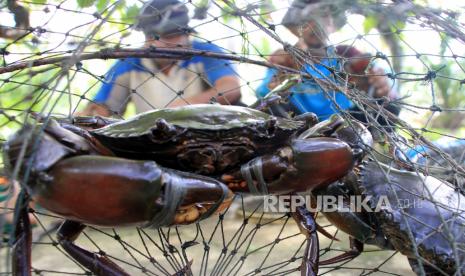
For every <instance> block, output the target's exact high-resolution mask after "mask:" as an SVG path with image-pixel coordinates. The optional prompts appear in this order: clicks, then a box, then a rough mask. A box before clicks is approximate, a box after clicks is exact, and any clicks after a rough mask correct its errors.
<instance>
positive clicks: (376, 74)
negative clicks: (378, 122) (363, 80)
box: [368, 67, 391, 98]
mask: <svg viewBox="0 0 465 276" xmlns="http://www.w3.org/2000/svg"><path fill="white" fill-rule="evenodd" d="M368 83H369V84H370V86H371V89H374V93H373V97H375V98H381V97H385V96H389V94H390V93H391V82H390V81H389V78H388V77H387V76H386V72H384V70H383V69H382V68H376V67H375V68H370V69H368Z"/></svg>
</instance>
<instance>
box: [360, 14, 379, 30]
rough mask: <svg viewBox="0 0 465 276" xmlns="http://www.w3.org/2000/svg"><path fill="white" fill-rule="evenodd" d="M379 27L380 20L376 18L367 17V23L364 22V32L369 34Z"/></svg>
mask: <svg viewBox="0 0 465 276" xmlns="http://www.w3.org/2000/svg"><path fill="white" fill-rule="evenodd" d="M377 25H378V19H377V18H376V17H374V16H367V17H365V21H363V31H364V32H365V33H366V34H367V33H369V32H370V31H371V29H373V28H375V27H376V26H377Z"/></svg>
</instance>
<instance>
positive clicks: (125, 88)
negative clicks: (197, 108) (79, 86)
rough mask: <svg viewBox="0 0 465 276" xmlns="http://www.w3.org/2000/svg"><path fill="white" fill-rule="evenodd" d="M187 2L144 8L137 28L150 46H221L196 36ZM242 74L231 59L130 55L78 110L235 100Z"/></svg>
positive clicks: (106, 111)
mask: <svg viewBox="0 0 465 276" xmlns="http://www.w3.org/2000/svg"><path fill="white" fill-rule="evenodd" d="M188 23H189V16H188V10H187V7H186V6H185V4H183V3H181V2H179V1H178V0H152V1H149V2H148V3H146V4H145V5H144V6H143V7H142V9H141V12H140V15H139V17H138V22H137V24H136V29H138V30H141V31H142V32H143V33H144V35H145V37H146V43H145V46H146V47H156V48H173V47H176V48H186V49H194V50H200V51H209V52H219V53H222V52H223V51H222V50H221V49H220V48H219V47H218V46H216V45H214V44H212V43H206V42H201V41H198V40H192V39H191V37H190V33H191V32H193V30H192V29H191V28H190V27H189V26H188ZM239 98H240V89H239V79H238V77H237V73H236V72H235V69H234V67H233V65H232V64H231V62H230V61H225V60H220V59H216V58H208V57H203V56H194V57H192V58H190V59H188V60H173V59H163V58H156V59H150V58H127V59H124V60H119V61H117V62H116V64H115V65H113V67H112V68H111V69H110V70H109V72H108V73H107V74H106V76H105V80H104V82H103V84H102V86H101V88H100V90H99V91H98V93H97V95H96V96H95V98H94V99H93V103H90V104H89V105H88V106H87V107H86V108H85V109H84V110H83V111H82V112H81V113H80V115H101V116H109V115H113V114H122V113H123V112H124V110H125V108H126V106H127V104H128V102H130V101H132V102H133V103H134V105H135V108H136V112H137V113H140V112H145V111H148V110H152V109H156V108H164V107H176V106H182V105H187V104H199V103H208V102H210V101H211V100H212V99H213V100H216V101H217V102H219V103H221V104H231V103H235V102H237V101H238V100H239Z"/></svg>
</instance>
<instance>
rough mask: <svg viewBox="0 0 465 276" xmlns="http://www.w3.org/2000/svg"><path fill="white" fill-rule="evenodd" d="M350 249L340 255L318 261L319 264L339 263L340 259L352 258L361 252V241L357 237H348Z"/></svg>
mask: <svg viewBox="0 0 465 276" xmlns="http://www.w3.org/2000/svg"><path fill="white" fill-rule="evenodd" d="M349 241H350V250H349V251H347V252H344V253H342V254H341V255H338V256H335V257H333V258H331V259H327V260H324V261H321V262H320V265H329V264H334V263H339V262H342V261H347V260H352V259H354V258H355V257H357V256H358V255H360V254H361V253H362V252H363V243H362V242H361V241H359V240H357V239H354V238H352V237H349Z"/></svg>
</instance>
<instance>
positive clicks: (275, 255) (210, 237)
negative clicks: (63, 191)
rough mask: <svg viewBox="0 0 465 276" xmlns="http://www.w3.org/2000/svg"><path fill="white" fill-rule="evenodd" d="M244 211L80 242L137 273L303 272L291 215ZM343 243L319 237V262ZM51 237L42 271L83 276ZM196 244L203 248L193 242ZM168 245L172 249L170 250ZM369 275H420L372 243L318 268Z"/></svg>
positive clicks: (42, 247)
mask: <svg viewBox="0 0 465 276" xmlns="http://www.w3.org/2000/svg"><path fill="white" fill-rule="evenodd" d="M238 213H240V211H239V212H237V211H236V210H234V208H233V209H231V210H229V211H228V212H227V213H226V214H225V216H224V219H223V220H222V223H220V220H219V219H218V216H216V217H212V218H210V219H207V220H205V221H202V222H201V223H200V224H199V225H198V226H196V225H191V226H185V227H178V228H177V231H176V229H175V228H172V229H171V230H170V231H169V232H168V230H165V231H163V233H162V232H159V231H157V230H156V229H144V230H143V231H138V230H137V229H136V228H133V227H129V228H118V229H115V230H113V229H90V228H87V229H86V231H85V235H81V236H80V237H79V239H78V240H77V244H78V245H80V246H82V247H84V248H87V249H89V250H91V251H93V252H97V251H99V250H102V251H104V252H105V253H106V254H107V255H110V256H111V257H110V258H111V259H112V260H113V261H114V262H115V263H117V264H118V265H119V266H121V267H123V268H124V269H125V270H126V271H127V272H129V273H130V274H131V275H144V274H148V275H173V274H175V272H176V271H180V270H181V268H182V267H187V265H186V261H185V260H188V261H191V270H192V274H193V275H255V274H257V275H300V272H299V271H297V269H298V266H299V264H300V262H301V259H300V257H301V256H302V252H303V248H304V237H303V235H301V234H299V231H298V228H297V225H296V224H295V222H294V221H293V220H292V219H289V218H287V217H283V218H281V219H277V220H276V221H274V222H271V221H270V220H264V219H262V220H260V219H259V218H253V219H250V220H249V221H248V223H247V224H244V219H243V217H242V216H240V215H238ZM39 219H40V222H41V223H43V226H45V228H47V227H50V226H51V225H53V223H56V221H57V220H56V219H53V218H51V217H48V216H45V215H41V216H39ZM318 223H319V224H320V225H327V224H328V223H327V222H326V220H325V219H324V218H320V219H319V220H318ZM257 224H259V225H260V227H257ZM325 229H327V231H329V232H330V233H336V231H337V229H335V228H334V227H328V228H325ZM43 232H44V231H43V229H42V226H40V225H39V226H38V227H36V228H35V230H34V239H35V240H37V238H38V236H39V235H40V234H42V233H43ZM115 234H117V235H118V237H120V239H119V241H118V239H115ZM337 238H338V239H339V240H340V242H335V241H331V240H329V239H327V238H325V237H323V236H322V235H320V236H319V241H320V256H321V257H320V260H324V259H326V258H328V257H329V256H334V255H337V254H340V253H341V252H342V250H344V249H347V248H348V244H349V241H348V238H347V236H346V235H345V234H343V233H341V232H339V233H337ZM52 239H53V240H56V239H55V236H54V233H52V234H50V236H45V237H44V238H43V239H42V240H41V241H40V242H38V243H35V244H34V247H33V251H32V260H33V268H34V269H36V273H38V274H40V275H57V274H59V275H63V274H69V273H71V274H84V270H83V269H82V268H80V267H79V265H77V264H76V263H74V262H73V261H72V260H71V259H70V258H69V257H67V256H66V255H65V254H64V253H63V251H62V250H61V248H60V247H59V246H54V245H53V241H52ZM192 240H195V241H196V242H197V243H192V242H188V241H192ZM168 241H169V242H168ZM169 244H172V245H173V246H174V247H173V248H172V249H173V250H171V252H170V250H169ZM181 244H184V245H191V246H189V247H186V249H185V250H184V253H183V250H182V249H181V248H182V247H181ZM206 248H209V249H208V250H206ZM327 248H329V249H330V250H329V251H328V252H326V251H325V249H327ZM223 249H225V250H224V251H222V250H223ZM325 252H326V253H325ZM7 253H8V250H7V248H3V249H0V275H9V274H11V269H10V268H9V265H8V262H7V261H6V258H7ZM163 253H166V254H165V255H164V254H163ZM151 257H152V259H151ZM293 257H295V258H294V259H293ZM183 262H184V264H183ZM373 269H375V270H373ZM367 273H372V275H382V274H393V273H394V274H400V275H414V274H413V273H412V272H411V269H410V267H409V265H408V262H407V259H406V258H405V257H404V256H402V255H400V254H399V253H397V254H396V253H395V252H393V251H380V250H379V249H377V248H375V247H372V246H366V247H365V251H364V253H363V254H362V255H360V256H359V257H357V258H356V259H354V260H352V261H350V262H346V263H338V264H335V265H331V266H323V267H321V268H320V274H323V275H360V274H367Z"/></svg>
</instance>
